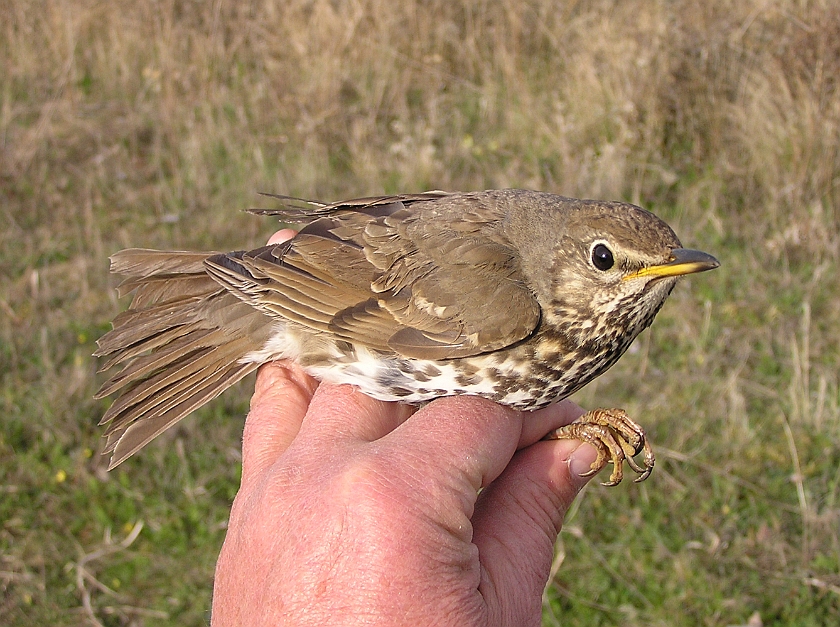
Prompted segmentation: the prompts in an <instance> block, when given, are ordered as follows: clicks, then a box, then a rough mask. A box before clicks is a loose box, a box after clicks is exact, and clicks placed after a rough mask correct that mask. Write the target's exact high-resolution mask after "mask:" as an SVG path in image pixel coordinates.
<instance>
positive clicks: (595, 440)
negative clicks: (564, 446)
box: [544, 409, 655, 486]
mask: <svg viewBox="0 0 840 627" xmlns="http://www.w3.org/2000/svg"><path fill="white" fill-rule="evenodd" d="M544 439H546V440H580V441H582V442H588V443H590V444H592V445H593V446H594V447H595V449H596V450H597V451H598V457H597V458H596V459H595V461H594V462H593V463H592V469H591V470H590V471H589V472H587V473H586V474H585V475H584V476H585V477H588V476H590V475H594V474H595V473H596V472H598V471H599V470H601V469H602V468H603V467H604V466H606V465H607V462H612V463H613V471H612V474H610V480H609V481H605V482H603V485H606V486H613V485H618V484H619V483H621V480H622V479H623V478H624V465H623V462H624V460H627V465H628V466H630V468H632V469H633V470H634V471H635V472H637V473H639V476H638V477H636V479H635V481H636V482H639V481H644V480H645V479H647V478H648V477H649V476H650V473H651V471H652V470H653V464H654V462H655V458H654V456H653V449H651V447H650V443H649V442H648V441H647V438H646V437H645V432H644V430H643V429H642V428H641V427H640V426H639V425H638V424H637V423H636V422H634V421H633V420H631V419H630V417H629V416H628V415H627V412H625V411H624V410H623V409H593V410H590V411H588V412H586V413H585V414H584V415H583V416H581V417H580V418H579V419H578V420H577V421H576V422H573V423H572V424H569V425H566V426H565V427H560V428H559V429H555V430H554V431H552V432H551V433H549V434H548V435H547V436H545V438H544ZM640 453H644V456H643V465H639V464H638V463H637V462H636V460H635V459H633V458H634V457H635V456H636V455H638V454H640Z"/></svg>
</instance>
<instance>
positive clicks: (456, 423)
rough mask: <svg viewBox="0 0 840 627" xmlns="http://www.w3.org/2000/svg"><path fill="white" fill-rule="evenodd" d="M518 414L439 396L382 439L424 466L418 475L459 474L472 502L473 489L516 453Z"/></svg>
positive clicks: (485, 482) (493, 405) (464, 398)
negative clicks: (406, 452) (409, 453)
mask: <svg viewBox="0 0 840 627" xmlns="http://www.w3.org/2000/svg"><path fill="white" fill-rule="evenodd" d="M523 415H524V414H523V412H519V411H515V410H512V409H510V408H507V407H503V406H501V405H498V404H497V403H494V402H492V401H489V400H487V399H483V398H479V397H476V396H456V397H448V398H440V399H437V400H435V401H432V402H431V403H429V404H428V405H426V406H425V407H423V408H422V409H420V410H419V411H418V412H417V413H416V414H415V415H414V416H412V418H411V420H409V421H408V422H406V423H405V424H403V425H402V426H401V427H400V428H399V429H397V430H395V431H394V433H393V434H391V436H389V437H388V441H389V442H390V443H391V446H393V447H394V448H396V449H398V450H405V451H411V454H412V457H413V458H414V459H415V460H416V463H418V464H420V465H423V464H425V465H426V468H418V469H417V472H418V473H419V474H421V475H422V476H431V475H432V474H437V475H439V474H440V472H441V469H443V470H444V471H446V472H447V473H449V474H450V475H451V476H453V477H455V476H456V474H457V476H460V478H462V479H463V480H464V481H465V482H466V483H465V485H464V486H463V489H464V490H465V492H468V493H471V495H472V499H473V500H474V497H475V493H476V491H477V490H478V489H479V488H481V487H483V486H486V485H488V484H489V483H490V482H491V481H493V480H494V479H495V478H496V477H497V476H499V474H500V473H501V472H502V471H503V470H504V468H505V466H506V465H507V463H508V461H510V458H511V456H512V455H513V453H514V452H515V451H516V446H517V443H518V442H519V438H520V434H521V432H522V420H523ZM456 471H457V473H456ZM470 507H471V503H470ZM466 513H467V514H471V513H472V512H471V511H467V512H466Z"/></svg>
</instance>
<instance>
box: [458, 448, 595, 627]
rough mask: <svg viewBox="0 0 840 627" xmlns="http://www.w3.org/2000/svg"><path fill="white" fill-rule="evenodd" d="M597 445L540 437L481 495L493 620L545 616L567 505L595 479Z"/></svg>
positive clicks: (480, 530)
mask: <svg viewBox="0 0 840 627" xmlns="http://www.w3.org/2000/svg"><path fill="white" fill-rule="evenodd" d="M596 455H597V452H596V451H595V449H594V448H593V447H592V446H591V445H589V444H582V443H580V442H578V441H575V440H557V441H540V442H537V443H535V444H533V445H531V446H529V447H527V448H524V449H522V450H520V451H519V452H518V453H516V455H514V457H513V459H512V460H511V462H510V464H509V465H508V467H507V468H506V469H505V471H504V473H502V475H500V476H499V478H498V479H496V481H494V482H493V483H492V484H491V485H490V486H488V487H487V488H486V489H485V490H484V491H483V492H482V493H481V495H480V496H479V500H478V502H477V503H476V511H475V515H474V517H473V524H474V534H473V542H474V543H475V545H476V546H477V547H478V550H479V555H481V563H482V566H483V570H482V578H481V584H480V585H479V588H480V590H481V592H482V595H483V596H484V598H485V600H486V602H487V607H488V611H489V613H490V616H491V620H490V621H489V623H490V624H493V625H522V624H530V623H532V622H534V620H537V622H539V617H540V613H541V607H542V592H543V589H544V588H545V584H546V582H547V581H548V577H549V572H550V570H551V562H552V560H553V557H554V544H555V541H556V540H557V534H558V533H559V532H560V528H561V527H562V525H563V519H564V517H565V515H566V511H567V510H568V509H569V506H570V505H571V504H572V502H573V501H574V499H575V497H576V496H577V494H578V492H579V491H580V489H581V488H582V487H583V486H584V485H585V484H586V482H587V481H588V480H589V477H581V476H580V473H583V472H587V471H588V470H589V468H590V465H591V464H592V462H593V461H595V457H596Z"/></svg>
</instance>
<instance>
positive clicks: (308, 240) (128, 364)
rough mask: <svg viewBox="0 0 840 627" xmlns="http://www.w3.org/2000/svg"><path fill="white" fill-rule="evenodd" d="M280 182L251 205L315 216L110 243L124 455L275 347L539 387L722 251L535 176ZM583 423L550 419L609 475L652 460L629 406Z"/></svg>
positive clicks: (111, 340)
mask: <svg viewBox="0 0 840 627" xmlns="http://www.w3.org/2000/svg"><path fill="white" fill-rule="evenodd" d="M277 198H279V199H280V200H281V201H282V202H283V203H284V205H285V206H284V207H283V208H281V209H278V210H266V211H258V212H256V213H261V214H265V215H276V216H279V217H280V218H281V220H282V221H284V222H299V223H306V226H305V227H304V228H303V229H302V230H301V231H300V233H299V234H298V235H297V236H296V237H295V238H294V239H292V240H290V241H288V242H285V243H283V244H276V245H271V246H265V247H262V248H258V249H256V250H253V251H249V252H241V251H240V252H234V253H217V252H208V253H192V252H160V251H150V250H138V249H132V250H125V251H122V252H120V253H117V254H116V255H114V256H113V257H112V271H114V272H116V273H119V274H123V275H125V276H126V277H127V278H126V280H125V281H124V282H123V284H122V285H121V286H120V293H121V295H122V294H124V293H128V292H132V291H133V292H134V300H133V302H132V304H131V307H130V308H129V310H128V311H126V312H125V313H123V314H120V315H119V316H117V318H116V319H115V320H114V329H113V330H112V331H111V332H109V333H108V334H106V335H105V336H104V337H103V338H102V339H101V340H100V341H99V350H98V351H97V352H96V355H98V356H108V357H109V359H108V361H107V362H106V363H105V365H104V366H103V369H105V368H109V367H111V366H113V365H115V364H124V366H123V369H122V370H121V371H120V372H119V373H118V374H116V375H115V376H114V377H112V378H111V379H110V380H109V381H108V382H106V383H105V385H104V386H103V387H102V389H101V390H100V391H99V393H98V396H99V397H101V396H106V395H108V394H111V393H113V392H116V391H121V396H120V397H119V398H118V399H117V400H116V401H115V403H114V405H112V407H111V408H110V409H109V410H108V412H107V413H106V414H105V416H104V418H103V423H107V422H110V423H111V424H110V425H109V427H108V429H107V431H106V436H107V438H108V440H107V444H106V447H105V452H106V453H112V459H111V467H113V466H115V465H117V464H119V463H120V462H122V461H123V460H124V459H126V458H127V457H129V456H130V455H132V454H133V453H134V452H136V451H137V450H139V449H140V448H141V447H142V446H143V445H145V444H146V443H147V442H148V441H149V440H151V439H152V438H153V437H155V436H156V435H157V434H159V433H160V432H162V431H163V430H165V429H166V428H168V427H169V426H171V425H172V424H174V423H175V422H177V421H178V420H180V419H181V418H183V417H184V416H186V415H187V414H188V413H190V412H191V411H193V410H194V409H196V408H197V407H199V406H201V405H203V404H204V403H206V402H207V401H209V400H211V399H212V398H215V397H216V396H218V395H219V394H220V393H221V392H223V391H224V390H225V389H226V388H227V387H229V386H230V385H232V384H233V383H235V382H236V381H238V380H239V379H241V378H242V377H243V376H245V375H246V374H248V373H249V372H251V371H253V370H254V369H256V368H257V367H258V366H259V365H260V364H261V363H264V362H266V361H269V360H272V359H283V358H288V359H294V360H296V361H297V362H298V363H300V364H301V365H302V366H303V367H304V368H306V369H307V370H308V371H309V372H310V373H311V374H313V375H314V376H316V377H318V378H320V379H322V380H325V381H330V382H335V383H352V384H354V385H356V386H357V387H359V388H360V389H361V390H362V391H363V392H365V393H367V394H369V395H371V396H374V397H376V398H380V399H384V400H401V401H404V402H410V403H422V402H425V401H428V400H431V399H433V398H435V397H438V396H445V395H451V394H477V395H480V396H484V397H487V398H491V399H493V400H496V401H498V402H501V403H504V404H507V405H510V406H513V407H518V408H522V409H533V408H536V407H541V406H544V405H546V404H548V403H550V402H553V401H557V400H560V399H561V398H564V397H565V396H568V395H569V394H571V393H572V392H574V391H575V390H577V389H579V388H580V387H582V386H583V385H585V384H586V383H587V382H589V381H590V380H592V379H593V378H594V377H595V376H597V375H598V374H600V373H601V372H603V371H604V370H606V369H607V368H608V367H609V366H611V365H612V364H613V363H615V361H616V360H617V359H618V358H619V357H620V356H621V354H622V353H623V352H624V351H625V350H626V348H627V347H628V346H629V344H630V343H631V342H632V340H633V339H634V338H635V337H636V335H638V333H639V332H641V331H642V329H644V328H645V327H646V326H648V325H649V324H650V322H651V321H652V320H653V317H654V316H655V315H656V312H657V311H658V310H659V308H660V307H661V306H662V304H663V303H664V301H665V298H666V297H667V295H668V293H670V291H671V289H672V288H673V286H674V284H675V282H676V277H677V276H679V275H682V274H689V273H692V272H699V271H702V270H708V269H711V268H714V267H717V265H718V263H717V261H716V260H715V259H714V258H713V257H711V256H709V255H706V254H705V253H700V252H698V251H691V250H686V249H683V248H681V245H680V242H679V240H678V239H677V237H676V235H675V234H674V233H673V231H672V230H671V229H670V228H669V227H668V226H667V225H666V224H665V223H664V222H662V221H661V220H659V219H658V218H656V217H655V216H654V215H653V214H651V213H649V212H647V211H645V210H643V209H640V208H638V207H635V206H633V205H628V204H624V203H615V202H603V201H591V200H575V199H569V198H563V197H560V196H554V195H551V194H544V193H540V192H531V191H524V190H492V191H485V192H474V193H454V194H449V193H445V192H427V193H424V194H410V195H399V196H386V197H375V198H363V199H358V200H351V201H345V202H339V203H334V204H331V205H326V204H321V203H312V202H307V201H299V200H296V199H291V198H285V197H277ZM587 416H589V415H587ZM604 416H608V417H606V418H605V417H604ZM605 422H606V424H604V423H605ZM584 423H585V424H583V425H576V426H575V428H574V429H565V430H560V432H558V433H557V434H556V435H557V437H577V438H583V439H589V440H592V441H593V442H594V443H595V444H596V446H598V447H599V451H601V453H602V455H601V457H602V459H599V462H598V463H599V464H600V466H603V465H604V463H605V460H606V459H610V460H612V461H613V462H615V465H616V467H615V469H614V471H613V476H612V477H611V482H617V481H620V479H621V470H620V467H621V463H620V462H621V460H622V459H623V458H624V457H628V458H632V455H634V454H638V453H639V452H641V451H642V449H645V452H646V467H645V468H639V467H638V466H636V465H635V463H634V462H633V461H632V459H628V461H629V462H630V464H631V466H632V467H634V469H637V470H638V471H639V472H641V473H642V475H643V477H645V476H647V474H648V473H649V467H648V466H652V464H653V457H652V454H650V453H649V448H645V447H646V446H647V445H646V442H645V440H644V434H643V432H641V429H640V428H638V427H637V426H636V425H635V423H632V421H629V419H626V420H625V418H622V417H616V416H615V415H613V414H608V413H607V414H599V415H598V416H594V415H593V416H589V417H588V418H587V420H586V421H584ZM589 423H591V424H589ZM580 427H587V428H585V429H583V430H582V429H581V428H580ZM584 432H585V433H584ZM637 432H638V434H640V436H639V437H636V435H634V434H637ZM593 433H596V434H601V435H596V436H594V437H591V438H590V437H589V436H590V435H592V434H593ZM604 433H606V434H607V435H606V436H604V437H601V436H602V435H603V434H604ZM610 434H612V435H613V436H615V435H616V434H617V435H618V439H617V440H614V441H611V442H605V441H604V438H605V437H607V438H609V436H610ZM622 451H623V452H624V453H626V455H625V454H623V453H622ZM648 457H649V459H647V458H648ZM596 470H597V469H596Z"/></svg>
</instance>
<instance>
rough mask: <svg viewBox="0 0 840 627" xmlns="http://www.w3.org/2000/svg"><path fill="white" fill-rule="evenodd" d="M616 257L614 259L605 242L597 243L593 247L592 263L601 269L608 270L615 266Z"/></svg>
mask: <svg viewBox="0 0 840 627" xmlns="http://www.w3.org/2000/svg"><path fill="white" fill-rule="evenodd" d="M614 264H615V259H613V254H612V251H611V250H610V249H609V248H607V247H606V246H605V245H604V244H595V246H593V247H592V265H593V266H595V267H596V268H598V269H599V270H603V271H607V270H609V269H610V268H612V267H613V265H614Z"/></svg>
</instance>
